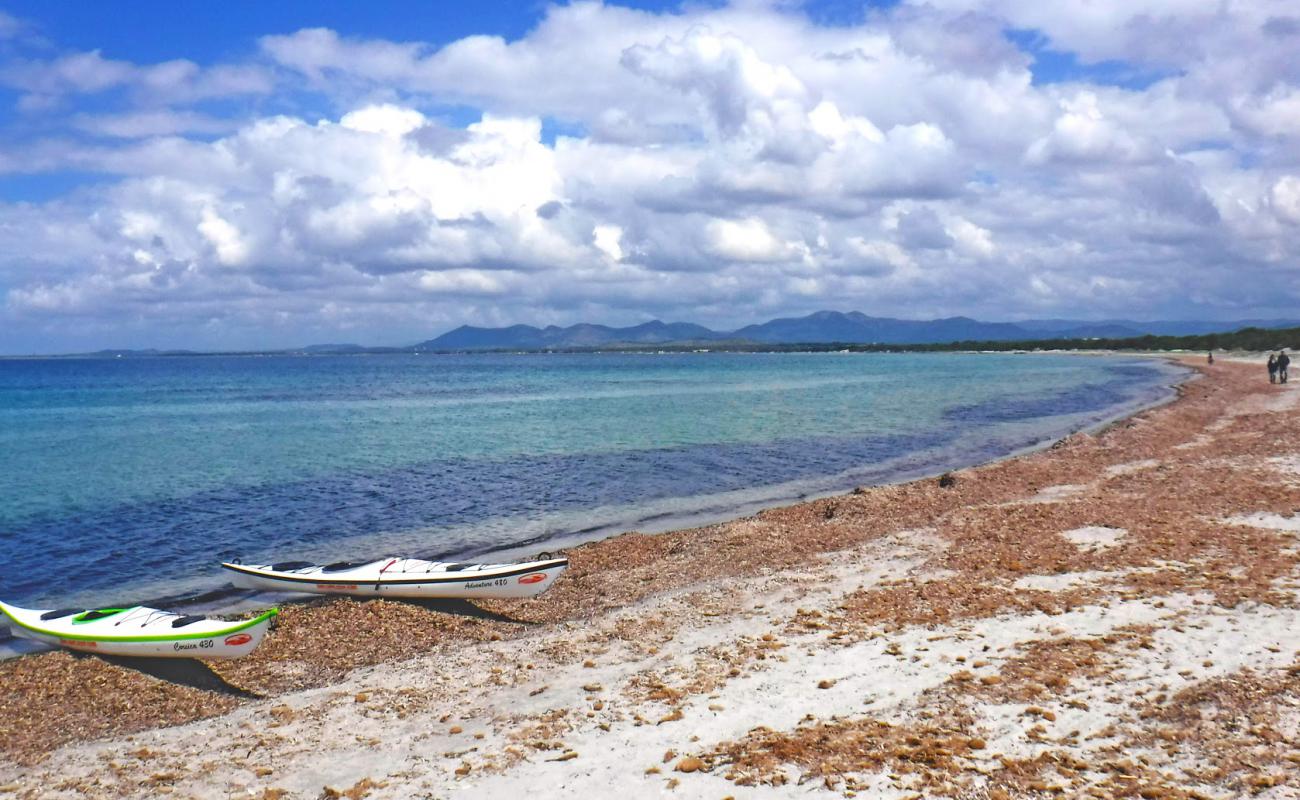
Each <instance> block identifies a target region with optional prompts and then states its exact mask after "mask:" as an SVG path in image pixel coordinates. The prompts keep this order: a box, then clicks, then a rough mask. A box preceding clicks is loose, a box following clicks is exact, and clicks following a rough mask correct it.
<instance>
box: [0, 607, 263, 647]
mask: <svg viewBox="0 0 1300 800" xmlns="http://www.w3.org/2000/svg"><path fill="white" fill-rule="evenodd" d="M0 612H3V613H4V615H5V616H6V617H8V618H9V621H10V622H12V623H13V624H15V625H17V626H18V627H20V628H25V629H27V630H29V631H32V632H34V633H39V634H41V635H43V636H53V637H54V638H56V639H68V640H70V641H74V642H180V641H185V640H188V639H212V638H215V637H217V636H229V635H230V634H232V633H238V632H239V631H242V630H245V629H247V628H251V627H253V626H254V625H257V624H258V623H260V622H264V621H266V620H268V619H270V618H271V617H274V616H275V615H276V614H279V613H280V609H278V608H273V609H271V610H270V611H266V612H263V613H262V614H259V615H258V616H256V617H254V618H253V619H249V620H244V621H243V622H237V623H235V624H233V625H231V626H230V627H229V628H222V629H221V630H219V631H210V632H208V633H178V634H172V635H164V636H84V635H81V634H73V633H62V632H60V631H52V630H48V629H46V628H37V627H33V626H31V625H28V624H26V623H23V622H20V621H19V620H18V619H17V618H16V617H15V616H14V615H13V614H10V613H9V610H8V609H6V608H4V607H3V606H0Z"/></svg>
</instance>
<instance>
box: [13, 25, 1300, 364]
mask: <svg viewBox="0 0 1300 800" xmlns="http://www.w3.org/2000/svg"><path fill="white" fill-rule="evenodd" d="M1297 52H1300V8H1297V7H1296V5H1295V3H1294V2H1293V0H1251V1H1249V2H1247V1H1246V0H1219V1H1218V2H1214V3H1207V2H1204V0H1126V2H1118V1H1116V2H1098V1H1097V0H1093V1H1092V2H1085V1H1084V0H1076V1H1075V2H1065V1H1063V2H1056V3H1043V2H1041V0H889V2H867V3H864V2H848V1H847V0H824V1H823V2H816V0H809V2H798V1H797V0H733V2H721V1H719V2H688V3H679V2H654V1H652V0H638V1H637V2H625V3H612V2H611V3H605V4H601V3H590V2H571V3H543V2H530V0H523V1H522V2H504V1H503V0H484V1H481V2H475V3H451V2H383V1H381V0H372V1H371V2H366V3H356V2H343V1H342V0H318V1H317V2H312V3H293V2H277V3H254V2H232V3H176V2H174V0H173V1H172V2H156V1H155V0H147V1H145V0H140V1H138V2H133V3H129V4H116V3H113V4H110V3H48V2H34V1H29V0H23V1H22V2H5V0H0V353H9V354H15V353H52V352H70V351H83V350H92V349H100V348H108V347H113V348H117V347H162V348H178V347H182V348H195V349H257V348H274V347H292V346H301V345H305V344H311V343H325V342H330V343H339V342H359V343H364V344H383V345H396V344H409V343H414V342H418V341H421V340H424V339H428V338H431V337H433V336H435V335H437V334H439V333H442V332H444V331H446V330H449V329H451V328H454V327H456V326H458V325H461V324H475V325H506V324H513V323H529V324H536V325H547V324H560V325H563V324H571V323H574V322H579V321H588V322H600V323H606V324H616V325H628V324H636V323H639V322H643V321H646V320H649V319H655V318H658V319H664V320H668V321H691V322H699V323H701V324H706V325H709V326H711V327H714V328H717V329H727V328H734V327H739V326H741V325H745V324H749V323H752V322H759V321H764V320H767V319H770V318H773V317H778V316H793V315H800V314H806V313H809V312H812V311H816V310H820V309H838V310H845V311H848V310H856V311H862V312H865V313H867V314H873V315H877V316H896V317H907V318H931V317H940V316H952V315H966V316H972V317H976V318H980V319H986V320H1015V319H1031V318H1033V319H1039V318H1060V317H1065V318H1071V319H1107V318H1130V319H1219V320H1233V319H1244V318H1269V317H1292V318H1294V317H1296V316H1297V304H1298V302H1300V281H1298V279H1300V58H1296V57H1295V53H1297Z"/></svg>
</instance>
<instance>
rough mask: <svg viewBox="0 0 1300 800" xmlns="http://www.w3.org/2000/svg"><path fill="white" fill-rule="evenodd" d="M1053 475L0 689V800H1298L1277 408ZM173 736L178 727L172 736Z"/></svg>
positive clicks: (15, 666) (598, 546)
mask: <svg viewBox="0 0 1300 800" xmlns="http://www.w3.org/2000/svg"><path fill="white" fill-rule="evenodd" d="M1189 363H1193V364H1194V365H1195V366H1197V368H1198V369H1201V370H1202V371H1203V373H1204V374H1203V377H1202V378H1200V379H1198V380H1193V381H1190V382H1188V383H1186V384H1185V385H1184V386H1183V387H1182V389H1181V391H1180V397H1179V399H1178V400H1177V401H1175V402H1173V403H1171V404H1169V405H1165V406H1162V407H1159V408H1155V409H1151V410H1148V411H1146V412H1143V413H1141V414H1139V415H1137V416H1135V417H1132V418H1130V419H1127V420H1124V421H1121V422H1119V423H1117V424H1115V425H1112V426H1110V427H1108V428H1107V429H1105V430H1103V431H1100V432H1098V433H1095V434H1076V435H1074V436H1071V437H1070V438H1068V439H1066V440H1064V441H1063V442H1061V443H1059V444H1058V445H1056V446H1054V447H1052V448H1051V449H1049V450H1044V451H1040V452H1037V453H1033V454H1029V455H1026V456H1022V457H1018V458H1014V459H1009V460H1006V461H1001V462H998V463H995V464H990V465H986V466H983V467H977V468H972V469H967V470H962V471H960V472H957V473H956V474H955V477H956V483H955V485H952V486H950V487H946V488H945V487H940V486H939V484H938V481H936V480H934V479H929V480H923V481H918V482H914V483H909V484H900V485H893V486H883V487H875V488H865V489H862V490H859V491H856V492H854V493H852V494H849V495H844V496H839V497H833V498H826V499H821V500H817V501H814V502H809V503H802V504H798V505H794V506H789V507H785V508H776V509H770V510H768V511H764V512H762V513H759V514H757V515H754V516H751V517H747V518H744V519H739V520H735V521H732V522H727V523H724V524H719V525H713V526H709V527H704V528H698V529H693V530H686V531H679V532H674V533H669V534H661V535H655V536H642V535H636V534H629V535H625V536H620V537H617V538H614V539H610V540H606V541H604V542H599V543H595V544H590V545H584V546H582V547H578V548H575V549H573V550H571V551H569V552H568V555H569V557H570V559H571V562H572V565H571V567H570V569H569V571H568V572H567V573H566V574H565V576H564V577H563V578H562V579H561V580H560V581H559V582H558V583H557V585H556V587H555V588H554V589H553V590H552V591H550V592H548V593H547V594H545V595H543V596H541V597H540V598H537V599H535V600H529V601H510V602H507V601H500V602H490V603H489V602H484V603H476V604H469V603H459V604H457V603H444V604H440V605H429V606H421V605H415V604H409V603H401V602H394V601H383V600H377V601H367V602H356V601H352V600H346V599H336V598H331V599H323V600H318V601H312V602H308V603H301V604H293V605H291V606H290V607H289V608H287V609H286V610H285V613H284V614H283V615H282V617H281V620H280V622H279V624H278V626H277V628H276V630H274V631H273V632H272V634H271V635H270V636H269V637H268V639H267V641H266V642H265V643H264V644H263V645H262V647H261V648H260V649H259V650H258V651H257V652H256V653H255V654H254V655H253V656H252V657H250V658H247V659H243V660H241V661H238V662H228V663H219V664H218V663H214V664H212V669H213V670H214V672H215V673H216V674H217V675H219V676H220V677H221V678H223V679H224V680H225V681H226V683H227V684H228V685H230V686H232V687H236V688H237V689H238V690H239V691H240V694H232V693H229V692H227V693H222V692H217V691H213V690H210V689H205V688H193V687H189V686H184V685H181V684H178V683H175V682H171V681H164V680H159V679H156V678H153V677H149V676H147V675H144V674H142V673H140V672H138V671H136V670H132V669H128V668H125V667H121V666H117V665H114V664H110V663H107V662H105V661H103V660H100V659H97V658H93V657H74V656H72V655H69V654H67V653H46V654H40V655H34V656H27V657H23V658H19V659H14V660H12V661H8V662H5V663H3V664H0V687H3V688H2V689H0V749H3V750H4V751H5V753H6V755H7V758H6V759H5V761H4V762H3V763H0V797H6V796H11V795H12V796H18V797H65V796H66V797H83V796H90V797H101V796H104V797H117V796H139V797H155V796H158V795H159V794H164V793H171V794H175V795H176V796H183V797H205V798H206V797H212V798H218V797H220V798H226V797H265V798H276V797H278V798H317V797H322V796H325V797H353V798H361V797H370V798H405V797H425V796H428V797H444V796H449V795H451V794H453V793H459V792H464V793H465V794H466V795H467V796H495V795H498V794H504V793H506V792H523V791H526V792H527V794H529V796H533V797H547V796H555V797H559V796H571V795H574V794H575V793H579V792H586V793H599V794H598V796H599V795H605V794H609V793H611V792H613V791H615V790H617V791H619V792H622V793H624V794H625V795H627V796H632V797H641V796H660V795H665V796H681V797H715V798H716V797H725V796H728V795H732V796H735V797H747V796H782V797H784V796H790V797H795V796H798V797H808V796H814V797H816V796H826V797H832V796H847V795H856V796H858V797H916V796H925V797H935V796H953V797H958V796H960V797H981V796H987V797H1034V796H1043V793H1045V792H1057V793H1063V794H1064V795H1066V796H1072V795H1092V796H1099V797H1125V796H1134V797H1136V796H1142V797H1195V796H1204V797H1236V796H1241V795H1254V796H1257V797H1275V798H1281V797H1296V796H1298V795H1297V792H1300V778H1297V775H1300V749H1298V748H1297V747H1296V745H1295V744H1294V743H1295V742H1296V741H1297V738H1298V737H1297V733H1298V731H1300V603H1297V599H1298V596H1297V588H1298V587H1300V542H1297V536H1300V514H1297V511H1298V510H1300V445H1298V444H1297V443H1296V439H1295V436H1294V433H1293V432H1292V428H1293V425H1294V420H1295V419H1296V417H1297V415H1296V411H1297V405H1298V404H1300V391H1297V390H1296V389H1295V387H1294V386H1292V385H1286V386H1275V385H1269V384H1268V383H1267V382H1266V381H1265V380H1261V376H1263V375H1264V370H1263V367H1262V366H1258V365H1254V364H1249V365H1245V364H1239V363H1229V362H1226V361H1224V360H1221V361H1220V363H1218V364H1215V365H1214V366H1211V367H1205V366H1204V365H1203V364H1201V363H1199V360H1198V361H1197V362H1193V361H1191V360H1189ZM167 726H171V727H167Z"/></svg>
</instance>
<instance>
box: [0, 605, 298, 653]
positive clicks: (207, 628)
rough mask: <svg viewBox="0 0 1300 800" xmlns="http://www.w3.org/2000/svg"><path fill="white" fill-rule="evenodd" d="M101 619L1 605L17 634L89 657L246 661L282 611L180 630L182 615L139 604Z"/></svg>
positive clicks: (200, 624) (209, 622) (206, 623)
mask: <svg viewBox="0 0 1300 800" xmlns="http://www.w3.org/2000/svg"><path fill="white" fill-rule="evenodd" d="M115 611H116V612H117V613H115V614H113V615H111V616H107V617H105V618H103V619H97V620H82V621H79V620H78V618H79V617H82V616H84V615H86V614H87V613H98V612H93V611H88V612H80V613H74V614H71V615H65V616H62V617H59V618H56V619H48V620H47V619H42V617H43V616H47V615H49V614H52V613H56V612H51V611H47V610H44V609H29V608H19V607H17V606H11V605H7V604H5V603H0V613H3V617H4V618H5V619H0V621H7V622H8V623H9V629H10V630H11V631H12V632H13V634H14V636H19V637H22V638H24V639H31V640H33V641H38V642H44V643H46V644H50V645H54V646H55V647H63V648H67V649H69V650H76V651H79V652H83V653H98V654H101V655H113V656H134V657H143V658H201V659H227V658H240V657H242V656H246V655H248V654H249V653H251V652H253V651H254V650H255V649H257V646H258V645H259V644H261V643H262V640H263V639H264V638H265V637H266V633H267V630H268V628H269V627H270V624H271V619H272V618H273V617H274V616H275V615H276V613H277V611H275V610H271V611H268V612H266V613H264V614H262V615H261V616H259V617H257V618H255V619H252V620H244V621H241V622H224V621H220V620H201V621H198V622H194V623H192V624H190V625H186V626H183V627H180V628H174V627H172V623H173V622H174V621H176V620H181V619H184V618H183V617H181V616H180V615H177V614H169V613H167V612H163V611H158V610H157V609H151V608H143V607H139V606H136V607H134V608H130V609H121V610H115Z"/></svg>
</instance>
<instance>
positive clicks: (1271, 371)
mask: <svg viewBox="0 0 1300 800" xmlns="http://www.w3.org/2000/svg"><path fill="white" fill-rule="evenodd" d="M1268 382H1269V383H1277V356H1276V355H1275V354H1273V353H1269V354H1268Z"/></svg>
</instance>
